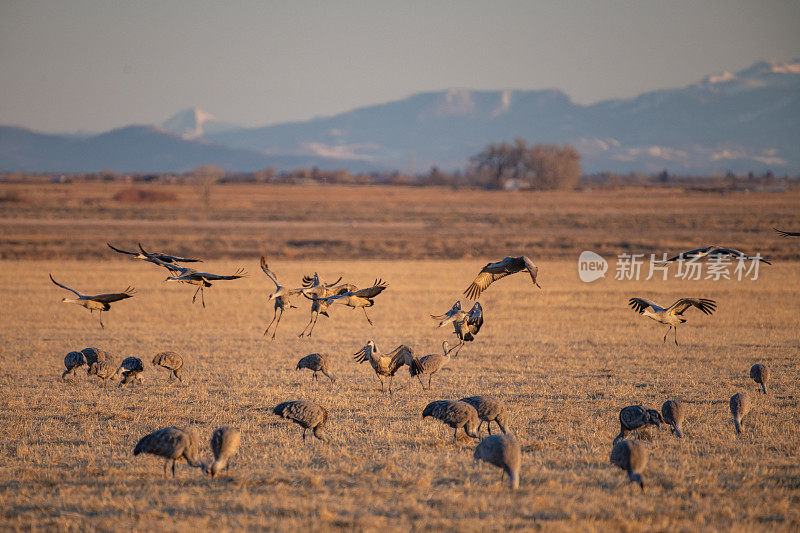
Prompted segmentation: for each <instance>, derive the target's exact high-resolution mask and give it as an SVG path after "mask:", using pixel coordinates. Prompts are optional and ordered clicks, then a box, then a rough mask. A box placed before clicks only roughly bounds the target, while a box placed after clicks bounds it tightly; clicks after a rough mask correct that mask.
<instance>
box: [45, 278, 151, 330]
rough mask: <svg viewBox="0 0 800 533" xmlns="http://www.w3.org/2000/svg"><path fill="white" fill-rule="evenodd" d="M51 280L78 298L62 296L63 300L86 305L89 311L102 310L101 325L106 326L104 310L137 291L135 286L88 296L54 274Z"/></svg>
mask: <svg viewBox="0 0 800 533" xmlns="http://www.w3.org/2000/svg"><path fill="white" fill-rule="evenodd" d="M50 281H52V282H53V283H55V284H56V285H58V286H59V287H61V288H62V289H67V290H68V291H70V292H71V293H73V294H75V295H76V296H77V298H62V300H61V301H62V302H64V303H69V304H77V305H80V306H82V307H85V308H86V309H88V310H89V312H91V313H93V312H95V311H100V327H101V328H104V327H105V326H104V325H103V311H109V310H110V309H111V304H112V303H113V302H118V301H120V300H124V299H125V298H130V297H131V296H133V295H134V294H135V293H136V289H134V288H133V287H128V288H127V289H125V290H124V291H123V292H113V293H108V294H98V295H95V296H87V295H85V294H81V293H79V292H78V291H76V290H74V289H70V288H69V287H67V286H66V285H62V284H61V283H59V282H57V281H56V280H54V279H53V275H52V274H50Z"/></svg>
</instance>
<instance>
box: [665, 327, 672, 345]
mask: <svg viewBox="0 0 800 533" xmlns="http://www.w3.org/2000/svg"><path fill="white" fill-rule="evenodd" d="M671 329H672V326H670V327H669V329H667V332H666V333H664V342H667V335H669V332H670V330H671Z"/></svg>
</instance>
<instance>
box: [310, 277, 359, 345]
mask: <svg viewBox="0 0 800 533" xmlns="http://www.w3.org/2000/svg"><path fill="white" fill-rule="evenodd" d="M340 281H342V277H341V276H339V279H337V280H336V281H334V282H333V283H322V282H321V281H320V279H319V275H318V274H317V273H316V272H314V275H313V276H303V289H302V292H303V294H305V295H307V296H313V297H314V298H316V300H313V301H312V302H311V318H310V319H309V321H308V324H306V327H304V328H303V331H301V332H300V334H299V335H298V337H302V336H303V335H304V334H306V330H308V336H309V337H310V336H311V333H312V332H313V331H314V326H316V325H317V319H318V318H319V315H320V314H322V315H324V316H328V306H327V304H324V305H325V307H324V308H323V301H322V300H320V298H328V297H330V296H336V295H338V294H344V293H346V292H354V291H357V290H358V287H356V286H355V285H353V284H351V283H342V284H341V285H337V283H339V282H340ZM309 326H310V327H311V329H309Z"/></svg>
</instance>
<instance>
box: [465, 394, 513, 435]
mask: <svg viewBox="0 0 800 533" xmlns="http://www.w3.org/2000/svg"><path fill="white" fill-rule="evenodd" d="M459 401H462V402H466V403H468V404H470V405H471V406H472V407H474V408H475V410H476V411H477V412H478V418H479V419H480V421H481V423H480V424H478V434H480V432H481V426H482V425H483V423H484V422H486V428H487V430H488V431H489V435H491V434H492V422H494V423H496V424H497V426H498V427H499V428H500V431H502V432H503V433H508V432H509V429H508V421H507V419H506V404H505V402H504V401H503V400H501V399H499V398H495V397H494V396H488V395H479V396H469V397H467V398H461V400H459Z"/></svg>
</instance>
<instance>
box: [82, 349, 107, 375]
mask: <svg viewBox="0 0 800 533" xmlns="http://www.w3.org/2000/svg"><path fill="white" fill-rule="evenodd" d="M81 353H82V354H83V357H84V358H85V359H86V364H87V365H88V366H92V363H95V362H97V361H108V362H109V363H111V364H113V363H114V356H113V355H111V354H110V353H108V352H107V351H105V350H101V349H100V348H84V349H83V350H81ZM87 372H88V369H87Z"/></svg>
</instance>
